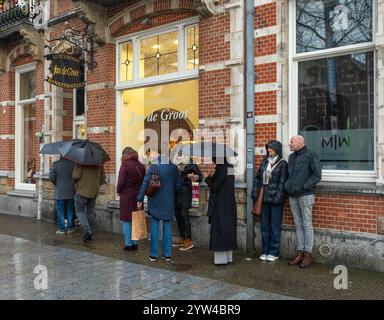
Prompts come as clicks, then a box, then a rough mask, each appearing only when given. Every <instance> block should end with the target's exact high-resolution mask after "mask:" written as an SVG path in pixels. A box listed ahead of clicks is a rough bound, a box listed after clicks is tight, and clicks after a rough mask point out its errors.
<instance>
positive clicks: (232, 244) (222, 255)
mask: <svg viewBox="0 0 384 320" xmlns="http://www.w3.org/2000/svg"><path fill="white" fill-rule="evenodd" d="M220 160H222V161H219V158H218V161H219V163H218V162H216V159H215V158H214V159H213V162H215V163H216V169H215V172H214V174H213V176H207V175H205V176H206V178H205V182H206V183H207V185H208V186H209V188H210V194H209V201H208V219H209V220H208V221H209V222H210V223H211V234H210V241H209V249H210V250H212V251H214V261H215V262H214V263H215V264H227V263H228V262H232V261H233V259H232V251H233V250H235V249H237V235H236V229H237V209H236V199H235V176H234V173H233V166H232V165H230V164H228V163H227V161H226V159H224V160H223V159H220ZM222 162H224V163H223V164H220V163H222Z"/></svg>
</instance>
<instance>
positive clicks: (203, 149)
mask: <svg viewBox="0 0 384 320" xmlns="http://www.w3.org/2000/svg"><path fill="white" fill-rule="evenodd" d="M177 156H189V157H205V158H214V157H216V158H231V157H236V156H237V153H236V152H235V151H233V150H232V149H231V148H230V147H228V146H227V145H225V144H222V143H213V142H202V143H188V144H179V145H178V146H176V147H175V148H174V149H173V150H172V155H171V158H172V159H173V158H174V157H177Z"/></svg>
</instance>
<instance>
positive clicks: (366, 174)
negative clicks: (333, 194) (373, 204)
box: [290, 0, 375, 181]
mask: <svg viewBox="0 0 384 320" xmlns="http://www.w3.org/2000/svg"><path fill="white" fill-rule="evenodd" d="M290 10H291V17H292V19H293V20H292V24H290V25H291V26H294V27H293V32H294V37H293V38H292V39H294V40H295V44H296V45H295V46H294V49H295V50H293V51H294V52H293V55H292V56H291V61H292V70H293V72H292V74H291V76H292V90H293V94H292V95H291V104H292V105H293V106H295V107H296V106H297V109H295V108H293V109H292V112H290V117H291V118H290V121H291V123H292V124H291V126H290V127H291V133H290V134H291V135H294V134H297V133H298V134H301V135H303V136H304V137H305V139H306V144H307V145H308V147H309V148H310V149H312V150H314V151H315V152H316V153H317V154H318V156H319V158H320V161H321V163H322V167H323V169H324V177H325V180H327V179H328V178H327V177H330V178H329V179H330V180H332V179H335V180H336V181H338V180H339V179H340V177H341V176H343V175H344V176H345V173H346V172H348V174H349V176H348V177H355V178H352V179H357V180H356V181H358V180H359V179H366V181H371V180H369V179H370V177H372V178H373V177H374V170H375V159H374V157H375V134H374V131H375V126H374V122H375V117H374V113H375V112H374V106H375V101H374V96H375V92H374V89H375V82H374V74H375V66H374V61H375V56H374V44H373V38H372V0H355V1H351V0H338V1H334V0H319V1H313V0H296V1H295V2H292V3H290ZM338 175H339V177H338Z"/></svg>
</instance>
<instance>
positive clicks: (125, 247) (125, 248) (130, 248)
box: [123, 246, 133, 251]
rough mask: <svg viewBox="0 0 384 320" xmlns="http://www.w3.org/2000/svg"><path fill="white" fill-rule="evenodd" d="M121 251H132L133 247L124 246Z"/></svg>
mask: <svg viewBox="0 0 384 320" xmlns="http://www.w3.org/2000/svg"><path fill="white" fill-rule="evenodd" d="M123 250H124V251H132V250H133V246H124V247H123Z"/></svg>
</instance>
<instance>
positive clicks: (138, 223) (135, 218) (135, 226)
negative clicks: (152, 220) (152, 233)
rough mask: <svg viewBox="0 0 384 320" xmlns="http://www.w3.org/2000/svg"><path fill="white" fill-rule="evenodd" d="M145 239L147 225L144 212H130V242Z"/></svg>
mask: <svg viewBox="0 0 384 320" xmlns="http://www.w3.org/2000/svg"><path fill="white" fill-rule="evenodd" d="M146 237H147V223H146V220H145V213H144V210H139V211H132V236H131V239H132V240H142V239H145V238H146Z"/></svg>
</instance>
